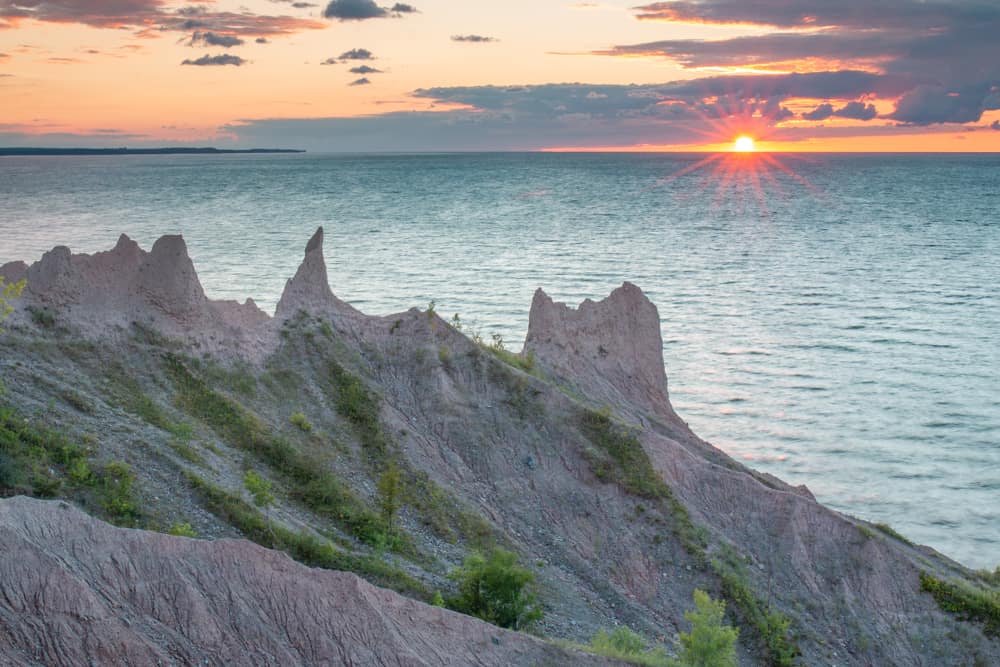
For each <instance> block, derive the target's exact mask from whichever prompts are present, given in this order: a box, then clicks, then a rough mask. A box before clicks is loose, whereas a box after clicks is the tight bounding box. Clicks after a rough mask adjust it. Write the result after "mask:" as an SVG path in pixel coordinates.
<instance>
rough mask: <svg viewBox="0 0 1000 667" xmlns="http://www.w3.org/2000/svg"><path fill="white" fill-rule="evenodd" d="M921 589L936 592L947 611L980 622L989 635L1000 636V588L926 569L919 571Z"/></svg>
mask: <svg viewBox="0 0 1000 667" xmlns="http://www.w3.org/2000/svg"><path fill="white" fill-rule="evenodd" d="M920 589H921V590H923V591H926V592H928V593H930V594H931V595H933V596H934V599H935V600H936V601H937V603H938V606H939V607H941V609H943V610H944V611H947V612H950V613H952V614H955V615H956V616H958V617H959V618H961V619H963V620H967V621H975V622H977V623H980V624H982V626H983V632H984V633H986V634H987V635H988V636H990V637H1000V591H996V590H986V589H983V588H977V587H975V586H972V585H971V584H968V583H966V582H963V581H944V580H942V579H938V578H937V577H935V576H934V575H932V574H929V573H927V572H921V573H920Z"/></svg>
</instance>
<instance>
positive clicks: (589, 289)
mask: <svg viewBox="0 0 1000 667" xmlns="http://www.w3.org/2000/svg"><path fill="white" fill-rule="evenodd" d="M703 158H704V156H689V155H548V154H529V155H522V154H494V155H423V156H421V155H412V156H406V155H403V156H388V155H386V156H332V155H309V154H306V155H275V156H212V157H207V156H206V157H198V156H183V157H182V156H167V157H164V156H156V157H138V156H134V157H133V156H129V157H88V158H79V157H66V158H0V202H2V204H0V263H3V262H4V261H8V260H12V259H25V260H29V261H31V260H34V259H37V258H38V257H39V256H40V255H41V253H42V252H44V251H45V250H48V249H49V248H51V247H52V246H53V245H56V244H64V245H69V246H70V247H71V248H72V249H73V250H74V251H78V252H79V251H82V252H93V251H96V250H103V249H107V248H110V247H111V246H113V245H114V243H115V241H116V239H117V237H118V235H119V234H120V233H121V232H125V233H127V234H129V235H130V236H132V237H133V238H135V239H136V240H138V241H139V242H140V243H141V244H142V245H143V246H144V247H146V248H148V247H149V246H150V245H151V244H152V242H153V241H154V240H155V239H156V238H157V237H158V236H159V235H161V234H166V233H183V234H184V236H185V238H186V239H187V241H188V247H189V249H190V252H191V255H192V258H193V260H194V262H195V265H196V266H197V268H198V271H199V273H200V276H201V279H202V282H203V283H204V285H205V288H206V291H207V292H208V293H209V295H210V296H212V297H213V298H239V299H243V298H245V297H247V296H253V297H254V298H255V299H256V300H257V301H258V303H259V304H261V305H262V307H264V308H266V309H273V307H274V304H275V303H276V301H277V298H278V296H279V295H280V292H281V289H282V287H283V285H284V282H285V280H286V278H288V277H289V276H291V275H292V274H293V273H294V271H295V269H296V267H297V265H298V262H299V260H300V259H301V256H302V250H303V247H304V244H305V242H306V241H307V240H308V238H309V236H310V235H311V233H312V232H313V231H314V229H315V228H316V227H317V226H319V225H323V226H324V227H325V228H326V235H327V236H326V238H327V243H326V256H327V262H328V264H329V268H330V281H331V283H332V286H333V289H334V291H335V292H336V293H337V294H338V296H340V297H341V298H343V299H345V300H347V301H349V302H351V303H353V304H354V305H356V306H357V307H359V308H360V309H361V310H363V311H365V312H368V313H373V314H386V313H390V312H395V311H400V310H404V309H406V308H409V307H411V306H419V307H426V305H427V303H428V302H429V301H431V300H434V301H436V303H437V310H438V312H440V313H442V314H444V315H450V314H452V313H455V312H457V313H460V314H461V316H462V318H463V320H465V321H466V322H473V323H474V324H475V325H476V326H477V327H478V328H479V329H480V331H481V332H482V333H483V334H484V335H486V336H487V337H488V335H489V334H491V333H493V332H497V333H500V334H502V335H503V337H504V339H505V340H506V341H508V343H509V346H510V347H513V348H515V349H517V348H519V347H520V342H521V340H523V336H524V333H525V331H526V328H527V321H528V309H529V306H530V303H531V297H532V293H533V292H534V290H535V288H536V287H539V286H541V287H544V288H545V290H546V291H547V292H549V294H550V295H552V296H553V297H554V298H556V299H557V300H563V301H567V302H570V303H575V302H578V301H580V300H582V299H584V298H587V297H590V298H595V299H597V298H602V297H603V296H605V295H606V294H607V293H608V292H610V291H611V290H612V289H613V288H614V287H616V286H618V285H620V284H621V282H622V281H623V280H630V281H632V282H634V283H636V284H638V285H639V286H641V287H642V288H643V289H644V290H645V291H646V292H647V294H648V295H649V296H650V298H651V299H652V300H653V301H654V302H655V303H656V304H657V306H658V307H659V310H660V316H661V318H662V321H663V339H664V354H665V359H666V368H667V374H668V377H669V378H670V392H671V398H672V400H673V403H674V405H675V407H676V409H677V411H678V412H679V413H680V414H681V416H682V417H683V418H684V419H686V420H687V421H688V422H689V423H690V424H691V426H692V427H693V428H694V429H695V431H696V432H697V433H698V434H699V435H701V436H702V437H704V438H706V439H707V440H709V441H711V442H713V443H715V444H716V445H718V446H719V447H721V448H722V449H724V450H726V451H727V452H729V453H730V454H731V455H733V456H734V457H736V458H737V459H739V460H742V461H744V462H746V463H747V464H749V465H751V466H754V467H757V468H759V469H761V470H766V471H768V472H771V473H773V474H775V475H778V476H779V477H781V478H783V479H785V480H786V481H788V482H790V483H793V484H806V485H808V486H809V488H810V489H811V490H812V491H813V492H814V493H815V494H816V496H817V497H818V498H819V499H820V500H821V501H823V502H825V503H827V504H828V505H830V506H832V507H834V508H836V509H838V510H842V511H845V512H848V513H850V514H854V515H856V516H860V517H863V518H867V519H871V520H874V521H882V522H886V523H889V524H891V525H892V526H893V527H895V528H896V529H897V530H899V531H900V532H902V533H903V534H904V535H907V536H908V537H909V538H911V539H913V540H914V541H916V542H921V543H925V544H929V545H931V546H933V547H935V548H937V549H939V550H941V551H943V552H945V553H946V554H948V555H950V556H952V557H954V558H956V559H958V560H960V561H962V562H964V563H966V564H969V565H972V566H976V567H989V568H991V569H992V568H993V567H994V566H995V565H997V563H1000V289H998V283H1000V156H990V155H987V156H971V155H935V156H931V155H928V156H919V155H917V156H914V155H910V156H895V155H840V156H836V155H818V156H811V157H795V156H778V157H777V158H771V159H765V158H764V157H762V156H754V157H752V158H738V157H726V158H723V159H718V160H715V161H714V162H712V163H710V164H706V165H702V166H700V167H699V166H698V161H699V160H702V159H703ZM695 167H697V168H695Z"/></svg>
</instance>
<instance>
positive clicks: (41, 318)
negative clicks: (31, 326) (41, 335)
mask: <svg viewBox="0 0 1000 667" xmlns="http://www.w3.org/2000/svg"><path fill="white" fill-rule="evenodd" d="M28 313H29V314H30V315H31V321H32V322H34V323H35V326H37V327H38V328H39V329H52V328H54V327H55V326H56V318H55V315H53V314H52V312H51V311H50V310H48V309H45V308H36V307H34V306H28Z"/></svg>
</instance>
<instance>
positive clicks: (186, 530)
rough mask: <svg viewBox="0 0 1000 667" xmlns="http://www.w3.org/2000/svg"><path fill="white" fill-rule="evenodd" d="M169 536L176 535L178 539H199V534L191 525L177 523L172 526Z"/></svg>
mask: <svg viewBox="0 0 1000 667" xmlns="http://www.w3.org/2000/svg"><path fill="white" fill-rule="evenodd" d="M167 534H169V535H174V536H176V537H198V533H197V532H195V529H194V528H192V527H191V524H189V523H175V524H174V525H172V526H170V530H168V531H167Z"/></svg>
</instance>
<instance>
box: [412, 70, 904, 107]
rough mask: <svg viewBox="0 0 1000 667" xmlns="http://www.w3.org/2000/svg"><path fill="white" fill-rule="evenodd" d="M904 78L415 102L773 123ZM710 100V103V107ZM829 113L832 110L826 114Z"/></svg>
mask: <svg viewBox="0 0 1000 667" xmlns="http://www.w3.org/2000/svg"><path fill="white" fill-rule="evenodd" d="M915 85H916V84H915V83H914V82H913V81H912V80H910V79H906V78H904V77H898V76H888V75H879V74H872V73H869V72H857V71H842V72H815V73H809V74H785V75H743V76H735V75H734V76H715V77H705V78H702V79H693V80H687V81H676V82H673V83H664V84H657V85H642V86H619V85H587V84H547V85H540V86H468V87H451V88H430V89H422V90H418V91H416V92H415V93H414V95H415V96H417V97H419V98H425V99H433V100H437V101H440V102H449V103H455V104H464V105H468V106H471V107H475V108H477V109H482V110H489V111H514V112H522V113H587V114H607V115H612V116H614V115H621V114H631V113H645V114H664V113H668V112H669V113H671V114H677V113H678V110H679V109H687V110H689V111H691V112H694V111H700V110H704V109H708V108H710V107H718V108H719V109H721V111H715V112H712V113H715V114H719V113H728V112H729V111H735V110H738V109H746V108H748V107H753V108H754V109H757V110H760V111H761V112H762V113H767V114H768V116H769V117H771V118H773V117H775V116H776V115H777V114H781V115H783V116H785V117H787V114H785V113H784V112H782V111H781V108H782V107H781V106H780V102H781V101H783V100H787V99H792V98H810V99H822V100H852V99H858V98H862V97H866V96H869V95H875V96H879V97H896V96H899V95H902V94H903V93H905V92H906V91H908V90H912V89H913V88H914V87H915ZM709 100H715V102H714V103H713V102H709ZM832 111H833V109H832V108H831V112H832Z"/></svg>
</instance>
